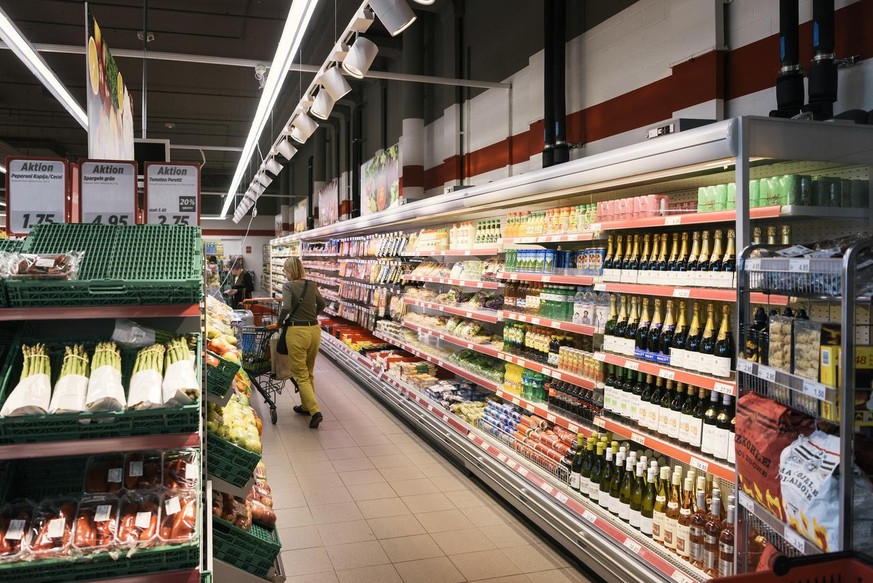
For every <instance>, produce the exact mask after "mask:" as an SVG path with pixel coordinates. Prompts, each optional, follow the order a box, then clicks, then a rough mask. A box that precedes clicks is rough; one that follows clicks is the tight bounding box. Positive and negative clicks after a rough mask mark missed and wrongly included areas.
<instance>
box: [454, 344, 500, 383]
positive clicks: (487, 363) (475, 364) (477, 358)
mask: <svg viewBox="0 0 873 583" xmlns="http://www.w3.org/2000/svg"><path fill="white" fill-rule="evenodd" d="M450 360H451V361H452V362H454V363H456V364H457V365H458V366H460V367H462V368H464V369H465V370H468V371H470V372H471V373H473V374H475V375H478V376H480V377H484V378H486V379H488V380H492V381H494V382H495V383H502V382H503V371H504V367H503V361H502V360H499V359H497V358H494V357H493V356H488V355H486V354H481V353H479V352H476V351H475V350H469V349H464V350H459V351H458V352H456V353H454V354H453V355H452V356H451V359H450Z"/></svg>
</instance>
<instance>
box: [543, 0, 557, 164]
mask: <svg viewBox="0 0 873 583" xmlns="http://www.w3.org/2000/svg"><path fill="white" fill-rule="evenodd" d="M554 36H555V0H545V2H544V3H543V40H544V46H543V58H544V64H543V168H548V167H550V166H553V165H554V164H555V45H554V43H553V42H552V38H553V37H554Z"/></svg>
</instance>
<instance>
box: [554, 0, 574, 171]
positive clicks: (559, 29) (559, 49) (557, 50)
mask: <svg viewBox="0 0 873 583" xmlns="http://www.w3.org/2000/svg"><path fill="white" fill-rule="evenodd" d="M554 2H555V7H554V11H553V12H552V38H551V42H552V46H553V48H552V51H553V60H552V64H553V66H554V67H555V70H554V76H553V77H552V83H554V96H553V99H554V100H555V111H554V115H555V154H554V155H555V158H554V160H555V164H563V163H564V162H567V161H568V160H570V146H569V145H568V144H567V69H566V52H567V47H566V44H565V42H564V39H565V37H566V35H567V31H566V26H567V25H566V16H567V1H566V0H554Z"/></svg>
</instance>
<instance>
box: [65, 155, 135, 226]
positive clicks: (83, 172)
mask: <svg viewBox="0 0 873 583" xmlns="http://www.w3.org/2000/svg"><path fill="white" fill-rule="evenodd" d="M79 168H80V172H79V181H80V182H79V184H80V187H79V215H78V216H79V222H80V223H96V224H102V225H133V224H135V223H136V170H137V168H136V162H118V161H112V160H83V161H82V162H80V163H79Z"/></svg>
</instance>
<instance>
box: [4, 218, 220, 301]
mask: <svg viewBox="0 0 873 583" xmlns="http://www.w3.org/2000/svg"><path fill="white" fill-rule="evenodd" d="M22 251H23V252H26V253H67V252H70V251H83V252H84V255H83V256H82V260H81V262H80V263H79V272H78V275H77V279H74V280H69V281H65V280H60V281H58V280H44V279H9V280H8V282H7V288H8V293H9V304H10V305H11V306H14V307H40V306H105V305H158V304H194V303H197V302H199V301H200V299H201V298H202V295H203V281H202V273H203V253H202V250H201V245H200V227H187V226H182V225H134V226H111V225H91V224H51V225H37V226H36V227H35V228H34V229H33V230H32V231H31V233H30V235H29V236H28V238H27V240H26V242H25V244H24V247H23V248H22Z"/></svg>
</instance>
